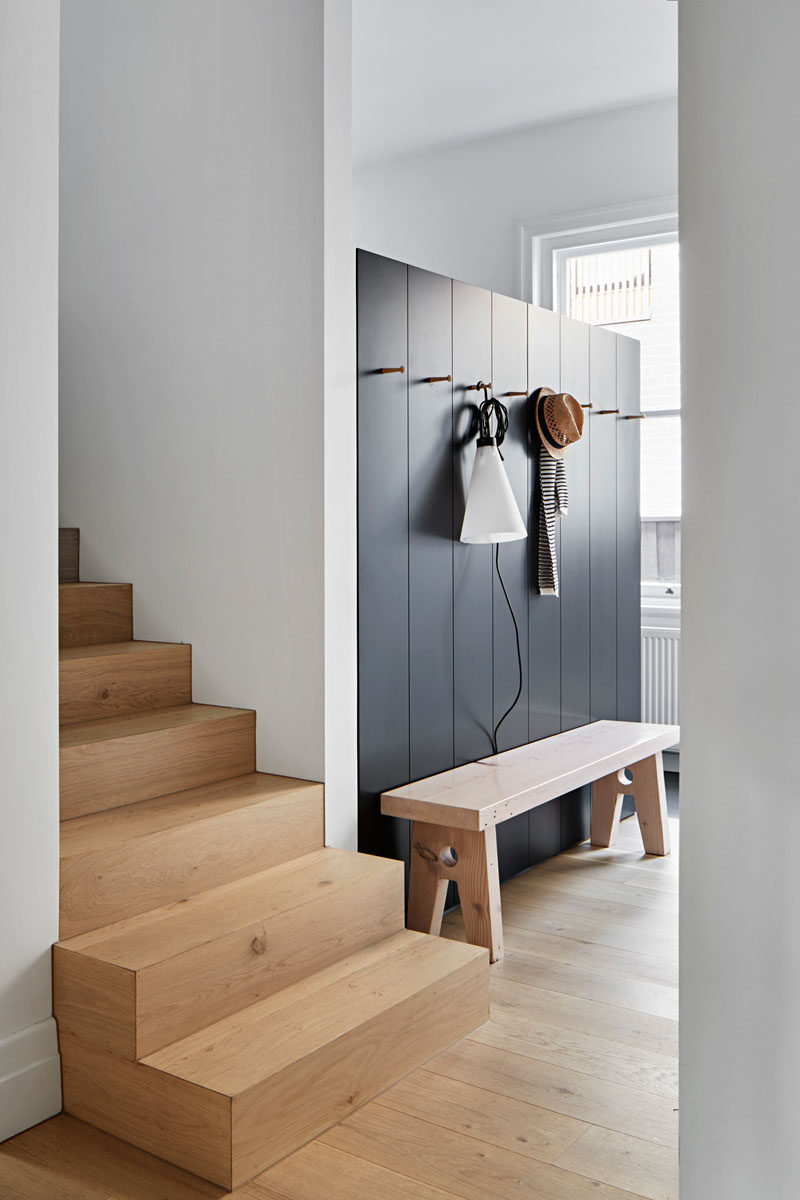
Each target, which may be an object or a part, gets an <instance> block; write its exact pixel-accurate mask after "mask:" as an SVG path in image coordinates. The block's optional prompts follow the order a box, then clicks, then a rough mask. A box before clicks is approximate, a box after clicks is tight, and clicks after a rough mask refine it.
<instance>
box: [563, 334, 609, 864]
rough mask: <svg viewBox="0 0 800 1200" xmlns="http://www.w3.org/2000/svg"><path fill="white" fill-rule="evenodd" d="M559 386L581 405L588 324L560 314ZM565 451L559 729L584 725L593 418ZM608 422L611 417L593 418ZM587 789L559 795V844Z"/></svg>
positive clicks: (580, 820) (584, 818) (583, 821)
mask: <svg viewBox="0 0 800 1200" xmlns="http://www.w3.org/2000/svg"><path fill="white" fill-rule="evenodd" d="M561 389H562V391H565V392H569V393H571V395H573V396H574V397H575V398H576V399H577V400H579V401H580V402H581V403H582V404H586V403H588V402H589V401H590V393H589V326H588V325H584V324H581V323H580V322H579V321H573V320H570V319H569V318H568V317H561ZM589 412H590V410H587V420H586V422H585V424H584V430H583V437H582V438H581V440H580V441H579V442H577V443H576V444H575V445H573V446H570V447H569V449H568V450H567V455H566V460H565V461H566V467H567V488H568V491H569V513H568V515H567V516H566V517H563V518H562V519H561V521H560V524H561V563H560V568H561V569H560V584H561V728H562V729H574V728H575V727H576V726H578V725H585V724H586V723H587V721H589V719H590V715H591V677H590V670H591V659H590V655H591V650H590V635H591V628H590V613H591V596H590V541H589V536H590V515H589V514H590V482H589V463H590V455H591V449H590V447H591V440H592V429H593V425H594V419H592V420H590V419H588V415H589ZM596 419H597V420H600V421H613V420H614V418H613V417H598V418H596ZM590 805H591V793H590V789H589V788H580V789H579V790H578V791H577V792H573V793H571V794H570V795H569V796H565V797H564V802H563V806H562V829H563V838H564V844H565V845H571V844H572V843H573V842H576V841H580V839H581V838H584V837H586V836H587V834H588V825H589V812H590Z"/></svg>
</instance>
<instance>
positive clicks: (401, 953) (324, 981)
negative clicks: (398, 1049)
mask: <svg viewBox="0 0 800 1200" xmlns="http://www.w3.org/2000/svg"><path fill="white" fill-rule="evenodd" d="M486 954H487V952H486V951H485V950H483V949H481V948H480V947H476V946H467V945H465V944H464V943H462V942H454V941H449V940H448V939H445V938H436V937H430V936H428V935H427V934H423V933H413V932H412V931H411V930H403V931H402V932H400V933H396V934H394V935H393V936H391V937H389V938H385V939H384V940H383V941H381V942H378V943H376V944H375V945H372V946H369V947H367V948H366V949H364V950H360V951H358V953H356V954H353V955H351V956H350V957H349V958H347V959H344V960H342V961H340V962H338V963H335V964H334V965H333V966H332V967H326V968H325V969H324V970H322V971H318V972H317V973H316V974H315V975H311V976H309V977H308V978H306V979H303V980H301V981H300V982H299V983H295V984H292V985H291V986H290V987H287V988H285V989H284V990H283V991H280V992H276V993H274V994H273V995H272V996H268V997H267V998H266V999H264V1000H259V1001H257V1002H256V1003H255V1004H252V1005H250V1006H249V1007H247V1008H244V1009H242V1010H240V1011H239V1012H236V1013H234V1014H233V1015H232V1016H229V1017H225V1018H223V1019H222V1020H220V1021H217V1022H215V1023H214V1024H213V1025H209V1026H208V1027H206V1028H205V1029H202V1030H200V1031H199V1032H197V1033H193V1034H190V1035H189V1036H188V1037H185V1038H182V1039H181V1040H180V1041H178V1042H174V1043H172V1045H170V1046H166V1047H165V1048H164V1049H163V1050H158V1051H156V1053H155V1054H151V1055H149V1056H148V1057H146V1058H144V1059H143V1060H142V1061H143V1062H144V1063H145V1064H146V1065H147V1066H149V1067H153V1068H155V1069H156V1070H159V1071H163V1072H165V1073H166V1074H169V1075H174V1076H177V1077H179V1078H181V1079H185V1080H187V1081H188V1082H191V1083H194V1084H196V1085H198V1086H199V1087H203V1088H206V1089H208V1090H209V1091H213V1092H219V1093H221V1094H223V1095H226V1096H238V1095H241V1094H242V1093H244V1092H246V1091H248V1089H250V1088H252V1087H254V1086H255V1085H256V1084H258V1083H260V1082H261V1081H263V1080H264V1079H266V1078H269V1077H270V1076H273V1075H276V1074H277V1073H278V1072H280V1071H282V1070H283V1069H285V1068H286V1067H287V1066H289V1065H290V1064H291V1063H293V1062H297V1061H298V1060H300V1059H302V1058H305V1057H307V1056H308V1055H309V1054H312V1053H313V1052H314V1051H315V1050H318V1049H320V1048H321V1047H323V1046H325V1045H327V1044H329V1043H331V1042H333V1041H335V1040H336V1039H337V1038H340V1037H342V1036H344V1035H345V1034H347V1033H348V1032H350V1031H351V1030H353V1029H356V1028H357V1027H359V1026H360V1025H363V1024H365V1023H366V1022H368V1021H370V1020H372V1019H373V1018H374V1017H376V1016H378V1015H379V1014H380V1013H383V1012H386V1011H387V1010H389V1009H391V1008H393V1007H394V1006H395V1005H397V1004H400V1003H402V1002H403V1001H404V1000H407V999H409V998H410V997H411V996H413V995H415V994H417V993H419V992H421V991H423V990H424V989H425V988H427V987H429V986H431V985H432V984H435V983H436V982H437V981H439V980H442V979H444V978H446V977H447V976H449V975H450V974H452V973H453V972H454V971H457V970H458V969H459V968H461V967H464V966H465V965H466V964H468V963H469V962H472V961H474V960H475V959H478V958H485V957H486Z"/></svg>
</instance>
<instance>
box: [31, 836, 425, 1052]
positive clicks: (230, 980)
mask: <svg viewBox="0 0 800 1200" xmlns="http://www.w3.org/2000/svg"><path fill="white" fill-rule="evenodd" d="M404 925H405V908H404V898H403V864H402V863H401V862H399V861H397V860H395V859H385V858H376V857H374V856H373V855H369V854H353V853H352V852H351V851H347V850H331V849H322V850H316V851H315V852H314V853H313V854H309V855H307V856H306V857H304V858H300V859H295V860H294V861H293V862H288V863H283V864H282V865H281V866H279V867H272V868H270V869H269V870H267V871H261V872H259V873H258V874H257V875H251V876H248V877H247V878H245V879H239V880H236V881H235V882H234V883H227V884H224V885H223V886H222V887H218V888H213V889H211V890H209V891H206V892H203V893H201V894H200V895H197V896H193V897H192V898H191V899H189V900H186V901H183V902H182V903H178V904H170V905H167V906H165V907H163V908H159V909H155V910H154V911H152V912H146V913H142V914H140V915H139V916H136V917H131V918H129V919H128V920H126V921H120V922H118V923H117V924H116V925H110V926H108V927H106V928H105V929H97V930H95V931H93V932H91V933H83V934H80V935H79V936H78V937H75V938H71V939H70V940H69V941H66V942H59V943H58V944H57V945H56V946H55V948H54V954H53V975H54V996H55V1016H56V1018H57V1019H58V1024H59V1028H60V1029H61V1030H62V1031H69V1032H71V1033H75V1034H77V1035H78V1036H79V1037H80V1038H82V1039H83V1040H85V1041H87V1042H91V1043H92V1044H94V1045H95V1046H98V1047H101V1048H102V1049H105V1050H112V1051H114V1052H115V1053H116V1054H121V1055H122V1056H123V1057H125V1058H144V1057H145V1056H146V1055H148V1054H152V1053H153V1051H155V1050H160V1049H161V1048H162V1047H163V1046H166V1045H168V1044H169V1043H170V1042H174V1041H177V1040H178V1039H179V1038H183V1037H186V1036H187V1034H189V1033H193V1032H194V1031H195V1030H198V1029H202V1028H203V1026H205V1025H209V1024H211V1023H212V1022H214V1021H219V1020H220V1019H221V1018H222V1017H226V1016H228V1015H229V1014H230V1013H232V1012H236V1011H237V1010H238V1009H241V1008H244V1007H245V1006H246V1005H250V1004H254V1003H255V1002H256V1001H257V1000H261V999H263V998H264V997H265V996H269V995H271V994H272V993H273V992H277V991H279V990H280V989H281V988H285V987H288V986H289V985H290V984H293V983H295V982H296V981H297V980H298V979H302V978H304V977H305V976H307V975H311V974H313V973H314V972H315V971H319V970H321V969H322V968H324V967H327V966H329V965H330V964H331V963H333V962H336V961H337V960H338V959H341V958H344V957H346V956H347V955H348V954H354V953H355V952H356V951H358V950H361V949H362V948H363V947H364V946H369V945H371V944H372V943H373V942H377V941H379V940H381V939H383V938H386V937H389V936H390V935H391V934H393V933H397V932H398V931H399V930H401V929H402V928H403V927H404Z"/></svg>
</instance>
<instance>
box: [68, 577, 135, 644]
mask: <svg viewBox="0 0 800 1200" xmlns="http://www.w3.org/2000/svg"><path fill="white" fill-rule="evenodd" d="M132 637H133V587H132V586H131V584H129V583H62V585H61V586H60V587H59V589H58V640H59V645H61V646H92V645H102V644H104V643H106V642H129V641H130V640H131V638H132Z"/></svg>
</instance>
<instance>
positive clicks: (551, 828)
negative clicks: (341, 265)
mask: <svg viewBox="0 0 800 1200" xmlns="http://www.w3.org/2000/svg"><path fill="white" fill-rule="evenodd" d="M540 387H549V388H552V389H553V391H554V392H557V391H559V390H560V387H561V323H560V320H559V317H558V315H557V314H556V313H554V312H551V311H550V310H549V309H546V308H534V307H533V306H532V305H531V306H529V307H528V394H529V395H530V394H532V393H533V392H534V391H536V390H537V389H538V388H540ZM528 429H529V437H528V449H529V463H530V468H529V482H530V498H529V502H528V503H529V516H528V529H529V531H530V532H529V538H528V542H529V550H528V561H529V592H530V594H529V600H528V619H529V635H528V637H529V641H528V662H529V671H528V679H529V705H528V739H529V741H536V740H538V739H539V738H543V737H551V736H552V735H553V734H554V733H559V732H560V730H561V599H560V597H559V596H540V595H539V588H538V562H539V558H538V546H539V525H538V514H537V507H536V480H537V471H538V467H539V454H540V448H539V438H538V435H537V434H536V432H535V419H534V414H533V408H532V406H531V405H530V404H529V405H528ZM560 547H561V529H560V522H558V521H557V522H556V553H557V554H558V555H559V556H560V553H561V549H560ZM562 807H563V805H562V799H561V797H559V798H558V799H557V800H551V801H550V803H549V804H544V805H542V807H541V808H537V809H536V810H535V811H534V812H532V813H530V817H529V824H528V862H529V863H530V864H531V865H532V864H534V863H537V862H541V861H542V859H545V858H550V857H551V856H552V855H553V854H558V852H559V850H560V849H561V846H562V815H561V810H562Z"/></svg>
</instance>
